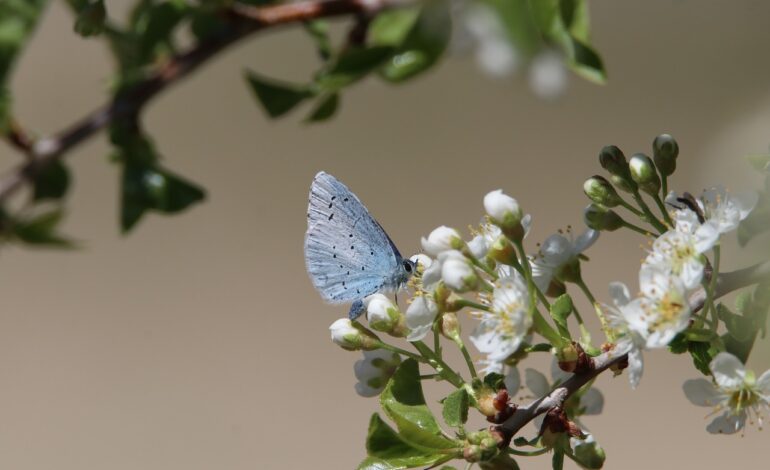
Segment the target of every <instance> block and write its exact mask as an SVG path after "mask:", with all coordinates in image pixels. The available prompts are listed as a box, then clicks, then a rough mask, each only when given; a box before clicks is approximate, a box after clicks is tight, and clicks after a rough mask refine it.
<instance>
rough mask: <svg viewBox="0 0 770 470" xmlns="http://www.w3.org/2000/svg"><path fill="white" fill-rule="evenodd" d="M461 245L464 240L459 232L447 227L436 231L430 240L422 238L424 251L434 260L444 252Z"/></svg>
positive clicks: (429, 236) (429, 237)
mask: <svg viewBox="0 0 770 470" xmlns="http://www.w3.org/2000/svg"><path fill="white" fill-rule="evenodd" d="M460 244H462V238H461V237H460V234H459V233H457V230H455V229H453V228H449V227H447V226H445V225H442V226H441V227H438V228H436V229H434V230H433V231H432V232H431V233H430V235H428V238H425V237H423V238H422V249H423V250H425V252H426V253H427V254H428V255H430V256H432V257H434V258H435V257H437V256H438V255H439V254H440V253H442V252H444V251H447V250H452V249H455V248H458V247H459V245H460Z"/></svg>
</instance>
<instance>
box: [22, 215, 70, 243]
mask: <svg viewBox="0 0 770 470" xmlns="http://www.w3.org/2000/svg"><path fill="white" fill-rule="evenodd" d="M63 216H64V211H63V210H62V209H61V208H56V209H53V210H49V211H47V212H43V213H41V214H38V215H36V216H33V217H31V218H28V219H26V220H19V221H15V222H14V223H13V225H12V227H13V235H14V236H15V237H16V238H18V239H19V240H21V241H22V242H24V243H27V244H30V245H37V246H48V247H56V248H72V247H73V246H74V244H73V243H72V241H71V240H69V239H68V238H66V237H63V236H61V235H59V234H58V233H56V229H57V227H58V225H59V223H60V222H61V220H62V218H63Z"/></svg>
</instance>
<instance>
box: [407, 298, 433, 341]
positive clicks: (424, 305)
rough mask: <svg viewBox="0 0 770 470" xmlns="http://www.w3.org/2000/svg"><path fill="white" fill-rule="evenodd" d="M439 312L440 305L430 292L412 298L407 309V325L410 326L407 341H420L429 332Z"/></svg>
mask: <svg viewBox="0 0 770 470" xmlns="http://www.w3.org/2000/svg"><path fill="white" fill-rule="evenodd" d="M437 314H438V306H437V305H436V302H435V301H434V300H433V296H432V295H430V294H425V295H419V296H416V297H414V298H413V299H412V303H411V304H409V307H407V309H406V326H407V328H409V334H408V335H407V337H406V339H407V341H420V340H421V339H423V338H424V337H425V335H427V334H428V332H429V331H430V330H431V327H432V326H433V321H434V320H435V319H436V315H437Z"/></svg>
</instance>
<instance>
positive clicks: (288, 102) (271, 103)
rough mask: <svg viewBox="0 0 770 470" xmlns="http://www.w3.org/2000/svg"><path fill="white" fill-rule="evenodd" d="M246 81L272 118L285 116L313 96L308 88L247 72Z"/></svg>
mask: <svg viewBox="0 0 770 470" xmlns="http://www.w3.org/2000/svg"><path fill="white" fill-rule="evenodd" d="M246 80H248V82H249V85H251V90H252V91H253V92H254V96H256V98H257V99H258V100H259V102H260V103H261V104H262V107H263V108H264V110H265V112H267V115H268V116H269V117H271V118H277V117H280V116H283V115H284V114H286V113H288V112H289V111H291V110H292V109H294V107H295V106H297V105H298V104H300V103H301V102H302V101H304V100H305V99H307V98H309V97H311V96H312V93H311V92H310V91H309V90H308V88H307V87H306V86H303V85H294V84H291V83H286V82H280V81H277V80H273V79H269V78H266V77H262V76H260V75H257V74H256V73H254V72H246Z"/></svg>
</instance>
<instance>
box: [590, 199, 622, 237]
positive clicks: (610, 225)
mask: <svg viewBox="0 0 770 470" xmlns="http://www.w3.org/2000/svg"><path fill="white" fill-rule="evenodd" d="M583 218H584V220H585V224H586V225H587V226H588V227H589V228H592V229H594V230H606V231H608V232H614V231H615V230H617V229H619V228H620V227H622V226H623V219H621V218H620V216H619V215H618V214H616V213H615V211H613V210H611V209H607V208H605V207H602V206H599V205H597V204H589V205H588V206H587V207H586V208H585V211H584V212H583Z"/></svg>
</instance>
